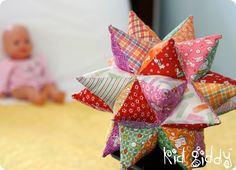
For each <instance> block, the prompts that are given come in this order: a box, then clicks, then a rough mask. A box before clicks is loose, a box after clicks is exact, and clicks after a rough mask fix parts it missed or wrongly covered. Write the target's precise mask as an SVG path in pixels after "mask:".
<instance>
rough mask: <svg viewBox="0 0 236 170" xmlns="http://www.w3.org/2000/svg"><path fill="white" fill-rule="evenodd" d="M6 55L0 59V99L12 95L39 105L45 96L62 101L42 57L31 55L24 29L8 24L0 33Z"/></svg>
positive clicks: (29, 44)
mask: <svg viewBox="0 0 236 170" xmlns="http://www.w3.org/2000/svg"><path fill="white" fill-rule="evenodd" d="M3 49H4V51H5V54H6V57H5V58H4V59H3V60H2V61H0V98H1V97H4V96H8V95H9V96H12V97H15V98H17V99H22V100H28V101H30V102H32V103H34V104H37V105H42V104H44V103H45V102H46V100H47V99H50V100H52V101H54V102H57V103H63V102H64V98H65V94H64V92H62V91H60V90H59V89H58V88H57V87H56V85H55V84H54V83H53V81H52V80H51V79H50V78H49V76H48V74H47V69H46V64H45V60H44V58H43V57H39V56H37V57H35V56H33V55H32V53H31V52H32V42H31V39H30V35H29V32H28V30H27V28H25V27H24V26H21V25H11V26H9V27H7V29H6V30H5V31H4V33H3Z"/></svg>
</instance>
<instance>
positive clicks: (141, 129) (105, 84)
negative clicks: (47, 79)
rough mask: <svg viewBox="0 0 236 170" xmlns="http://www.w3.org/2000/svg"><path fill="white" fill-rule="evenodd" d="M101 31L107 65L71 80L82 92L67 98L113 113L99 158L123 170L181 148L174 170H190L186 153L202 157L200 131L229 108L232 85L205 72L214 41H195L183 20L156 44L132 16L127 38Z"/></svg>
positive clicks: (189, 25)
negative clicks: (114, 156) (113, 160)
mask: <svg viewBox="0 0 236 170" xmlns="http://www.w3.org/2000/svg"><path fill="white" fill-rule="evenodd" d="M109 32H110V34H111V44H112V52H113V55H114V63H115V65H113V66H111V67H108V68H105V69H102V70H99V71H95V72H92V73H89V74H85V75H83V76H80V77H78V78H77V80H78V81H79V82H80V83H81V84H83V85H84V86H85V89H84V90H83V91H82V92H80V93H79V94H77V95H76V96H77V97H75V98H76V99H78V100H79V101H81V102H83V103H85V104H87V105H90V106H91V107H93V108H96V109H99V110H103V111H112V112H113V123H112V126H111V131H110V135H109V136H108V138H107V143H106V147H105V149H104V153H103V156H107V155H108V154H111V153H113V152H115V151H117V150H120V153H121V155H120V162H121V169H127V168H129V167H130V166H132V165H134V164H136V163H137V161H139V160H140V159H141V158H143V157H144V156H146V155H147V154H148V153H150V152H151V151H152V150H153V149H154V148H155V147H160V148H161V149H163V150H164V148H167V149H169V150H171V151H173V154H172V157H174V156H181V155H182V153H183V150H185V149H186V150H187V154H184V157H182V160H183V161H182V162H179V164H180V166H181V167H183V169H192V167H193V166H194V164H193V161H192V160H193V157H192V154H191V153H192V152H193V151H195V150H197V151H199V154H202V155H203V156H204V154H203V153H204V149H205V145H204V131H203V128H206V127H208V126H213V125H217V124H219V123H220V121H219V119H218V117H217V114H223V113H225V112H228V111H230V110H232V109H235V105H236V104H235V103H234V102H233V100H230V99H231V98H232V97H234V96H235V95H236V93H235V80H232V79H230V78H227V77H224V76H222V75H220V74H218V73H214V72H211V71H210V68H211V65H212V61H213V59H214V56H215V53H216V49H217V46H218V44H219V40H220V38H221V35H214V36H207V37H203V38H198V39H196V38H195V34H194V27H193V17H192V16H190V17H188V18H187V19H186V20H185V21H183V22H182V23H181V24H180V25H179V26H178V27H177V28H175V29H174V30H173V31H171V33H170V34H168V35H167V36H166V37H165V38H164V39H163V41H161V40H160V39H159V38H158V36H157V35H156V34H155V33H154V32H153V31H152V30H151V29H150V28H149V27H148V26H146V25H145V24H144V22H143V21H141V20H140V19H139V18H138V17H137V15H136V14H135V13H134V12H131V13H130V15H129V23H128V33H125V32H123V31H121V30H119V29H117V28H115V27H113V26H110V27H109ZM222 89H223V90H222ZM85 96H87V98H84V97H85ZM88 96H89V97H88ZM92 98H93V100H90V99H92ZM94 100H95V101H96V103H95V102H94Z"/></svg>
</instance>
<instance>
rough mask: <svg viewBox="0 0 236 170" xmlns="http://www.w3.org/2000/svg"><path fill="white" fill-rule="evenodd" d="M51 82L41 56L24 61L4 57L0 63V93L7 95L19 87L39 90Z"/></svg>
mask: <svg viewBox="0 0 236 170" xmlns="http://www.w3.org/2000/svg"><path fill="white" fill-rule="evenodd" d="M51 82H52V81H51V79H50V77H49V75H48V72H47V70H46V63H45V59H44V57H42V56H34V57H30V58H29V59H26V60H12V59H10V58H9V57H5V58H4V59H3V60H2V61H1V62H0V93H9V92H11V91H12V90H14V89H17V88H19V87H32V88H35V89H37V90H40V89H41V88H42V87H43V85H45V84H48V83H51Z"/></svg>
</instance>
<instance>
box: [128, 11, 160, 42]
mask: <svg viewBox="0 0 236 170" xmlns="http://www.w3.org/2000/svg"><path fill="white" fill-rule="evenodd" d="M128 34H129V35H132V36H133V37H135V38H137V39H139V38H141V39H143V40H144V41H147V42H149V43H151V44H152V45H155V44H157V43H159V42H161V40H160V39H159V37H158V36H157V35H156V34H155V32H153V31H152V30H151V29H150V28H149V26H147V25H145V24H144V22H143V21H142V20H141V19H140V18H139V17H138V16H137V15H136V14H135V13H134V12H133V11H131V12H130V14H129V23H128Z"/></svg>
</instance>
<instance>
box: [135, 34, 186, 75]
mask: <svg viewBox="0 0 236 170" xmlns="http://www.w3.org/2000/svg"><path fill="white" fill-rule="evenodd" d="M138 73H139V74H141V75H164V76H169V77H173V78H179V77H183V76H184V74H183V71H182V68H181V65H180V62H179V59H178V54H177V52H176V49H175V42H174V40H173V39H170V40H168V41H166V42H162V43H161V44H157V45H156V46H154V47H153V48H151V49H150V50H149V52H148V53H147V57H146V59H145V60H144V62H143V64H142V66H141V68H140V70H139V72H138Z"/></svg>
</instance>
